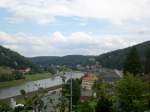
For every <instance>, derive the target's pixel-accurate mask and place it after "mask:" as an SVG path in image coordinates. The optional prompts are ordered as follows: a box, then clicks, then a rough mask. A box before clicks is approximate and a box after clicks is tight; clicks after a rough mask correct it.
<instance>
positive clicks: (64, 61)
mask: <svg viewBox="0 0 150 112" xmlns="http://www.w3.org/2000/svg"><path fill="white" fill-rule="evenodd" d="M90 58H95V56H82V55H68V56H64V57H57V56H43V57H34V58H31V61H32V62H33V63H35V64H38V65H42V66H48V65H49V64H53V65H60V66H63V65H66V66H69V67H70V66H72V67H76V65H78V64H80V65H82V66H86V65H92V64H93V62H92V61H90Z"/></svg>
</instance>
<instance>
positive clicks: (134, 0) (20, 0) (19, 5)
mask: <svg viewBox="0 0 150 112" xmlns="http://www.w3.org/2000/svg"><path fill="white" fill-rule="evenodd" d="M0 7H1V8H5V9H6V10H8V11H9V12H10V13H12V15H13V16H12V18H15V19H14V20H16V18H18V19H23V20H31V21H35V22H37V23H38V24H47V23H50V22H53V21H55V19H56V17H58V16H64V17H72V16H73V17H81V18H94V19H105V20H108V21H111V22H112V23H115V24H116V23H117V24H118V23H124V22H127V21H131V20H132V21H144V20H146V19H149V18H150V12H149V10H150V1H149V0H32V1H31V0H1V1H0Z"/></svg>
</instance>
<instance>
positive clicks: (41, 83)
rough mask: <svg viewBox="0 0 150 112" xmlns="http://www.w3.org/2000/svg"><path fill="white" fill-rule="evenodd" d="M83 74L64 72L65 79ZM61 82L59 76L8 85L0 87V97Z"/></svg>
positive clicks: (4, 97)
mask: <svg viewBox="0 0 150 112" xmlns="http://www.w3.org/2000/svg"><path fill="white" fill-rule="evenodd" d="M83 75H84V74H83V73H81V72H67V73H65V77H66V80H68V79H70V78H71V76H72V78H74V79H76V78H81V77H82V76H83ZM60 84H62V78H61V77H60V76H56V77H52V78H48V79H43V80H38V81H32V82H26V83H23V84H20V85H17V86H14V87H9V88H5V89H0V99H6V98H10V97H14V96H18V95H20V90H22V89H24V90H25V91H26V92H33V91H36V90H37V89H38V88H39V87H42V88H49V87H53V86H57V85H60Z"/></svg>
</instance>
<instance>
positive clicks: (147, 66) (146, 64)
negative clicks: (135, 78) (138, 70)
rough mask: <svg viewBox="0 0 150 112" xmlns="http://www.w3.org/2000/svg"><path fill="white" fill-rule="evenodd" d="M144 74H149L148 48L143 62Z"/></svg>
mask: <svg viewBox="0 0 150 112" xmlns="http://www.w3.org/2000/svg"><path fill="white" fill-rule="evenodd" d="M144 72H145V74H149V73H150V48H149V49H148V50H147V53H146V60H145V71H144Z"/></svg>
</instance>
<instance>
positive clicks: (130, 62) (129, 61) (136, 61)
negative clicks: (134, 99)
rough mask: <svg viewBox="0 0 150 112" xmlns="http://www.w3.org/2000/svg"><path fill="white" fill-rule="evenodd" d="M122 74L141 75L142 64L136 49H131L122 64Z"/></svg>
mask: <svg viewBox="0 0 150 112" xmlns="http://www.w3.org/2000/svg"><path fill="white" fill-rule="evenodd" d="M123 71H124V74H126V73H131V74H133V75H136V74H140V73H142V64H141V61H140V58H139V55H138V52H137V49H136V48H135V47H133V48H132V49H131V50H130V52H129V53H128V56H127V58H126V60H125V62H124V69H123Z"/></svg>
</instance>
